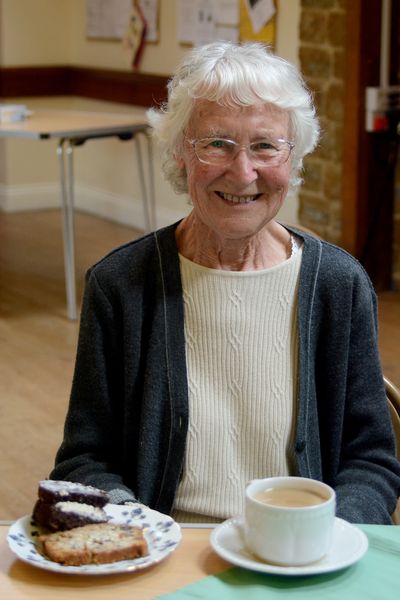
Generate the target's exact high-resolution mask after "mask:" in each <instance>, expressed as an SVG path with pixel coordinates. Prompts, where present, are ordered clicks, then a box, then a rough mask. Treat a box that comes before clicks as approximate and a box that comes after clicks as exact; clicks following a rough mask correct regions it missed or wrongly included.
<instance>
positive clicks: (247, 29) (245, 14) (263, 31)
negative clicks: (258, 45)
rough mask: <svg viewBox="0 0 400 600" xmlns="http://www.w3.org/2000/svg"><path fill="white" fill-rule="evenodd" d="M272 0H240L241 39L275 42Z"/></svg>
mask: <svg viewBox="0 0 400 600" xmlns="http://www.w3.org/2000/svg"><path fill="white" fill-rule="evenodd" d="M275 20H276V7H275V2H274V0H240V33H239V37H240V39H241V40H243V41H259V42H265V43H267V44H270V45H272V46H273V45H274V44H275V27H276V24H275Z"/></svg>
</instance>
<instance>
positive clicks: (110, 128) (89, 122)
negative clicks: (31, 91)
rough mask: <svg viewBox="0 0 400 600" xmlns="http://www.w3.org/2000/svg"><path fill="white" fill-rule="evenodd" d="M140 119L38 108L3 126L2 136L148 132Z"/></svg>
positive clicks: (23, 136) (1, 127) (41, 137)
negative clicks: (22, 117)
mask: <svg viewBox="0 0 400 600" xmlns="http://www.w3.org/2000/svg"><path fill="white" fill-rule="evenodd" d="M148 127H149V126H148V125H147V123H146V119H145V118H144V117H141V116H136V115H129V114H121V113H119V114H118V113H100V112H90V111H77V110H56V109H54V110H53V109H38V110H35V111H34V112H33V113H32V115H31V116H28V117H26V118H25V119H23V120H22V121H18V122H16V123H0V137H16V138H18V137H19V138H31V139H48V138H73V137H74V138H80V137H86V136H88V137H96V136H99V137H100V136H102V135H113V134H115V135H117V134H118V133H129V132H135V131H145V130H146V129H147V128H148Z"/></svg>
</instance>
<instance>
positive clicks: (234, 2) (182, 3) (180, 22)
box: [177, 0, 239, 45]
mask: <svg viewBox="0 0 400 600" xmlns="http://www.w3.org/2000/svg"><path fill="white" fill-rule="evenodd" d="M177 32H178V41H179V42H181V43H182V44H193V45H199V44H205V43H207V42H212V41H214V40H232V41H237V40H238V39H239V0H177Z"/></svg>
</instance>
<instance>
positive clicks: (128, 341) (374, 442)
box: [50, 225, 400, 523]
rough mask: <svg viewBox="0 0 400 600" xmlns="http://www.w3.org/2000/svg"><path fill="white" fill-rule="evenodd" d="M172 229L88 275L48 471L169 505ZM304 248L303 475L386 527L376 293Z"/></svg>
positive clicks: (175, 329)
mask: <svg viewBox="0 0 400 600" xmlns="http://www.w3.org/2000/svg"><path fill="white" fill-rule="evenodd" d="M174 232H175V226H173V225H171V226H168V227H166V228H163V229H161V230H159V231H157V232H154V233H152V234H149V235H147V236H145V237H143V238H141V239H138V240H135V241H132V242H130V243H128V244H126V245H124V246H122V247H120V248H117V249H116V250H114V251H113V252H111V253H110V254H108V255H107V256H106V257H105V258H103V259H102V260H101V261H100V262H98V263H97V264H96V265H94V266H93V267H92V268H91V269H90V270H89V271H88V274H87V281H86V288H85V294H84V300H83V307H82V313H81V324H80V334H79V342H78V349H77V358H76V365H75V373H74V378H73V384H72V391H71V398H70V406H69V410H68V414H67V418H66V423H65V433H64V441H63V442H62V445H61V447H60V449H59V451H58V453H57V457H56V465H55V468H54V469H53V471H52V473H51V474H50V477H51V478H53V479H68V480H73V481H81V482H82V483H86V484H91V485H94V486H97V487H100V488H103V489H105V490H108V491H110V494H111V499H112V501H113V502H122V501H125V500H132V499H134V498H136V499H138V500H140V501H141V502H143V503H144V504H146V505H148V506H150V507H152V508H154V509H156V510H159V511H161V512H164V513H169V512H170V511H171V509H172V507H173V502H174V496H175V492H176V489H177V486H178V483H179V479H180V475H181V471H182V465H183V459H184V452H185V440H186V433H187V427H188V420H189V414H188V389H187V376H186V361H185V339H184V308H183V299H182V287H181V279H180V269H179V257H178V251H177V247H176V242H175V235H174ZM296 233H297V234H298V235H299V236H300V237H302V238H303V240H304V249H303V257H302V266H301V271H300V281H299V302H298V323H299V394H298V399H297V402H298V420H297V433H296V445H295V452H296V460H297V471H298V474H300V475H301V476H304V477H313V478H316V479H321V480H323V481H325V482H327V483H328V484H330V485H332V486H333V487H334V488H335V489H336V493H337V514H338V516H341V517H342V518H345V519H347V520H349V521H353V522H359V523H362V522H366V523H389V522H390V515H391V513H392V511H393V510H394V508H395V504H396V499H397V497H398V496H399V495H400V464H399V463H398V462H397V460H396V459H395V456H394V438H393V433H392V429H391V423H390V417H389V412H388V409H387V405H386V398H385V392H384V386H383V380H382V373H381V366H380V360H379V355H378V347H377V317H376V298H375V294H374V291H373V289H372V286H371V283H370V280H369V278H368V277H367V275H366V273H365V272H364V270H363V268H362V267H361V266H360V264H359V263H358V262H357V261H356V260H355V259H354V258H353V257H352V256H350V255H349V254H347V253H346V252H345V251H343V250H341V249H340V248H338V247H336V246H333V245H331V244H328V243H326V242H323V241H320V240H317V239H316V238H313V237H311V236H308V235H306V234H304V233H301V232H296Z"/></svg>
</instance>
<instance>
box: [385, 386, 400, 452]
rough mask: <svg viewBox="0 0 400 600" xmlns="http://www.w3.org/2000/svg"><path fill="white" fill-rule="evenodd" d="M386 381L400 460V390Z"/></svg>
mask: <svg viewBox="0 0 400 600" xmlns="http://www.w3.org/2000/svg"><path fill="white" fill-rule="evenodd" d="M384 380H385V391H386V398H387V401H388V404H389V410H390V416H391V418H392V425H393V430H394V435H395V438H396V456H397V458H398V459H399V460H400V390H399V388H398V387H396V386H395V384H394V383H393V382H392V381H390V379H388V378H387V377H384Z"/></svg>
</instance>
